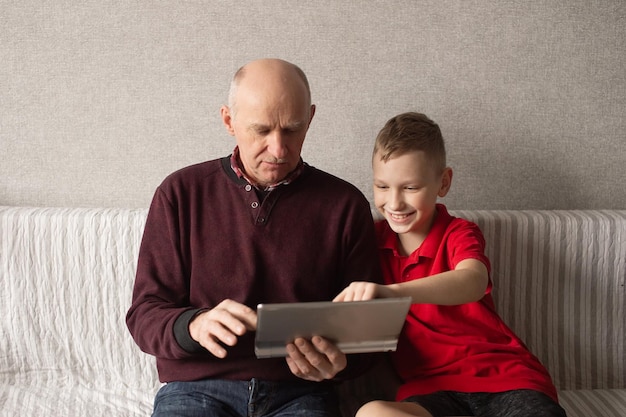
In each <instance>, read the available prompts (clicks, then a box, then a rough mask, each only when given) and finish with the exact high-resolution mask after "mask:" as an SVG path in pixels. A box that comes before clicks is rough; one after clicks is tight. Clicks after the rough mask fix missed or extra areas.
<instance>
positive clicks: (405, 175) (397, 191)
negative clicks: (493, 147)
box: [372, 151, 452, 244]
mask: <svg viewBox="0 0 626 417" xmlns="http://www.w3.org/2000/svg"><path fill="white" fill-rule="evenodd" d="M372 167H373V174H374V204H375V205H376V208H377V209H378V210H379V211H380V213H381V214H382V215H383V216H384V217H385V219H387V222H388V223H389V226H390V227H391V229H392V230H393V231H394V232H396V233H398V234H399V235H400V239H401V240H403V238H404V239H406V238H411V239H413V238H414V239H417V240H419V243H420V244H421V241H423V239H424V238H425V237H426V235H427V234H428V231H429V230H430V227H431V225H432V222H433V220H434V218H435V213H436V210H435V204H436V203H437V197H443V196H445V195H446V194H447V192H448V190H449V189H450V183H451V180H452V170H451V169H450V168H446V169H445V170H444V172H443V173H440V172H439V170H437V169H436V168H435V167H434V164H433V163H432V162H431V161H429V160H428V158H427V156H426V154H425V153H424V152H422V151H414V152H410V153H407V154H404V155H399V156H393V157H392V158H390V159H389V160H387V161H386V162H384V161H382V160H381V159H380V153H377V154H376V155H375V156H374V159H373V163H372ZM402 235H405V236H402Z"/></svg>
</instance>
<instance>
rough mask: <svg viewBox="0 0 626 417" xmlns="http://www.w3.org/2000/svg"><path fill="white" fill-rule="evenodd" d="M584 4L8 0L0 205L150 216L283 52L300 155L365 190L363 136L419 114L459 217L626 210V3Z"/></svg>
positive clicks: (1, 86) (1, 43)
mask: <svg viewBox="0 0 626 417" xmlns="http://www.w3.org/2000/svg"><path fill="white" fill-rule="evenodd" d="M624 4H625V3H624V2H623V1H621V0H614V1H595V2H588V1H586V0H584V1H583V0H574V1H530V2H519V1H512V0H506V1H492V2H488V1H460V0H459V1H412V0H403V1H388V2H378V1H352V2H336V1H332V0H324V1H308V2H297V1H286V0H284V1H280V0H266V1H261V0H258V1H249V2H248V1H241V2H230V1H221V0H219V1H214V0H212V1H147V0H137V1H130V2H129V1H109V0H97V1H94V0H87V1H78V0H76V1H67V0H66V1H60V0H59V1H43V0H36V1H33V0H22V1H7V0H0V28H1V29H0V158H1V159H0V205H37V206H92V207H93V206H100V207H146V206H147V205H148V204H149V202H150V199H151V196H152V193H153V191H154V188H155V187H156V186H157V185H158V184H159V182H160V181H161V180H162V179H163V177H164V176H165V175H167V174H168V173H170V172H171V171H172V170H175V169H177V168H180V167H183V166H185V165H188V164H191V163H195V162H199V161H202V160H206V159H209V158H215V157H219V156H222V155H226V154H228V153H229V152H230V151H231V149H232V147H233V140H232V138H231V137H230V136H228V135H227V134H226V132H225V130H224V129H223V127H222V126H221V122H220V119H219V106H220V105H221V104H222V103H223V102H224V101H225V99H226V93H227V87H228V82H229V80H230V77H231V75H232V73H233V72H234V71H235V70H236V69H237V68H238V67H239V66H240V65H241V64H243V63H245V62H246V61H248V60H250V59H254V58H258V57H264V56H276V57H281V58H284V59H287V60H291V61H293V62H295V63H297V64H299V65H300V66H301V67H302V68H303V69H304V70H305V71H306V72H307V74H308V75H309V78H310V82H311V85H312V89H313V98H314V101H315V102H316V104H317V106H318V111H317V114H316V117H315V119H314V121H313V125H312V128H311V130H310V133H309V137H308V139H307V143H306V144H305V149H304V157H305V159H306V160H307V161H308V162H309V163H311V164H312V165H315V166H317V167H319V168H322V169H325V170H327V171H329V172H331V173H334V174H336V175H339V176H341V177H344V178H346V179H348V180H349V181H351V182H353V183H355V184H356V185H357V186H359V187H360V188H361V189H362V190H363V191H364V192H365V193H366V195H367V196H368V197H370V196H371V192H370V170H369V163H370V161H369V159H370V152H371V146H372V142H373V138H374V136H375V134H376V133H377V131H378V129H380V127H381V126H382V124H383V123H384V122H385V121H386V120H387V119H388V118H389V117H391V116H393V115H394V114H396V113H399V112H403V111H407V110H417V111H422V112H425V113H427V114H428V115H430V116H431V117H432V118H433V119H435V120H436V121H437V122H438V123H439V124H440V125H441V127H442V130H443V133H444V136H445V137H446V139H447V145H448V152H449V163H450V165H452V166H453V168H454V169H455V177H454V183H453V190H452V192H451V193H450V194H449V196H448V197H446V201H447V203H448V205H449V206H450V207H451V208H456V209H480V208H491V209H496V208H504V209H507V208H509V209H524V208H527V209H531V208H563V209H566V208H567V209H577V208H580V209H587V208H594V209H595V208H597V209H601V208H621V209H625V208H626V192H625V186H624V179H625V178H626V176H625V175H624V165H625V162H626V122H625V119H626V116H625V115H626V70H625V68H626V7H625V6H624Z"/></svg>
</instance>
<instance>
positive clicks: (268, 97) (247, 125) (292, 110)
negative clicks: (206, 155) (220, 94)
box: [222, 82, 315, 186]
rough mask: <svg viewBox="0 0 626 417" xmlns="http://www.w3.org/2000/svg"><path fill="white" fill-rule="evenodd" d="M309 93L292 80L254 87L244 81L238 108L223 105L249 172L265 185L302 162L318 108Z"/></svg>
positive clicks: (238, 97)
mask: <svg viewBox="0 0 626 417" xmlns="http://www.w3.org/2000/svg"><path fill="white" fill-rule="evenodd" d="M270 84H271V83H270ZM275 84H276V83H275ZM305 92H306V90H304V91H303V90H302V88H299V86H297V85H296V86H293V85H292V86H290V85H289V83H285V84H279V85H273V86H272V85H268V86H259V85H253V86H251V85H250V83H245V82H244V83H242V85H240V87H239V88H238V91H237V99H236V104H235V108H234V109H229V108H222V118H223V120H224V123H225V124H226V126H227V129H228V131H229V132H230V133H231V134H232V135H233V136H235V139H236V142H237V146H238V147H239V155H240V158H241V163H242V164H243V168H244V170H245V172H246V174H247V175H248V176H249V177H251V179H253V180H254V181H256V182H257V183H258V184H260V185H262V186H268V185H271V184H275V183H277V182H280V181H281V180H283V179H284V178H285V177H286V176H287V175H288V174H289V173H290V172H291V171H293V170H294V169H295V168H296V166H297V165H298V163H299V161H300V153H301V151H302V145H303V143H304V138H305V136H306V132H307V130H308V128H309V124H310V122H311V119H312V117H313V113H314V110H315V107H314V106H310V104H309V99H308V96H307V95H306V94H305ZM233 110H234V112H233Z"/></svg>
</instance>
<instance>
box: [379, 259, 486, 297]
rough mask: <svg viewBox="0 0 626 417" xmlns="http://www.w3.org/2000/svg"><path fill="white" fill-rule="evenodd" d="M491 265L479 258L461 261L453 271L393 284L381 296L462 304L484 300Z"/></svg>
mask: <svg viewBox="0 0 626 417" xmlns="http://www.w3.org/2000/svg"><path fill="white" fill-rule="evenodd" d="M488 284H489V273H488V272H487V267H486V266H485V264H483V263H482V262H481V261H479V260H476V259H465V260H463V261H461V262H459V263H458V264H457V266H456V268H455V269H454V270H452V271H446V272H442V273H440V274H435V275H431V276H429V277H424V278H420V279H416V280H412V281H407V282H402V283H397V284H390V285H388V286H387V288H384V289H382V291H381V293H380V294H378V295H377V296H378V297H386V298H388V297H411V299H412V302H413V303H414V304H439V305H459V304H466V303H471V302H474V301H478V300H480V299H481V298H482V297H483V296H484V295H485V291H486V290H487V285H488Z"/></svg>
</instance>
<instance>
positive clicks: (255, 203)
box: [250, 201, 259, 208]
mask: <svg viewBox="0 0 626 417" xmlns="http://www.w3.org/2000/svg"><path fill="white" fill-rule="evenodd" d="M250 207H252V208H257V207H259V203H257V202H256V201H253V202H252V204H250Z"/></svg>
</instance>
